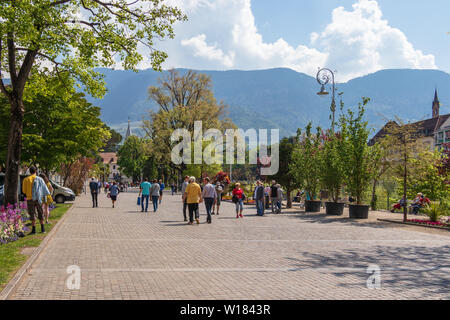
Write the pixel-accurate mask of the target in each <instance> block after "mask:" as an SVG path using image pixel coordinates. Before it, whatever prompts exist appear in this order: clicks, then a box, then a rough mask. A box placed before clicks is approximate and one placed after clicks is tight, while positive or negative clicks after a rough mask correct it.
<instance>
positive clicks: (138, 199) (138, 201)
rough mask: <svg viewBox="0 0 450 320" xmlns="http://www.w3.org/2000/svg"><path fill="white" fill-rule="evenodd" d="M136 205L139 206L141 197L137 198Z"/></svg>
mask: <svg viewBox="0 0 450 320" xmlns="http://www.w3.org/2000/svg"><path fill="white" fill-rule="evenodd" d="M137 205H138V206H140V205H141V197H138V198H137Z"/></svg>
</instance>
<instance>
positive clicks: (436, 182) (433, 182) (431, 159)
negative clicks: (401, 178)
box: [407, 151, 449, 201]
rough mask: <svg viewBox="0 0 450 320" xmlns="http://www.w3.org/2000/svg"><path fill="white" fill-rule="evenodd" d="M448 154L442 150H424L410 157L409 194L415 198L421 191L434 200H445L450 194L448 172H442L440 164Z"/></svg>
mask: <svg viewBox="0 0 450 320" xmlns="http://www.w3.org/2000/svg"><path fill="white" fill-rule="evenodd" d="M445 157H446V155H444V154H443V153H441V152H440V151H434V152H431V151H423V152H420V153H419V154H417V156H415V157H413V158H411V159H410V161H411V168H412V169H413V170H411V173H410V174H409V175H408V179H407V185H408V195H409V196H410V197H411V198H413V197H414V196H415V195H416V194H417V193H419V192H421V193H423V194H424V195H426V196H427V197H428V198H430V199H431V200H434V201H443V200H445V199H446V198H447V197H448V195H449V187H448V184H447V183H446V181H447V180H448V179H449V175H448V173H446V174H441V173H440V172H439V166H440V165H441V164H442V159H443V158H445Z"/></svg>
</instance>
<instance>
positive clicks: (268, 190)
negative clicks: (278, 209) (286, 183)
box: [264, 185, 270, 209]
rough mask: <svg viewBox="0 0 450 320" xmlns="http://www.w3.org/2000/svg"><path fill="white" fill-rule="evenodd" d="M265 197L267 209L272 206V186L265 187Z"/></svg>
mask: <svg viewBox="0 0 450 320" xmlns="http://www.w3.org/2000/svg"><path fill="white" fill-rule="evenodd" d="M264 198H265V201H264V207H265V208H266V209H269V208H270V187H269V185H267V186H266V187H265V188H264Z"/></svg>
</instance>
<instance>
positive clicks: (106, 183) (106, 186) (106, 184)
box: [105, 181, 109, 193]
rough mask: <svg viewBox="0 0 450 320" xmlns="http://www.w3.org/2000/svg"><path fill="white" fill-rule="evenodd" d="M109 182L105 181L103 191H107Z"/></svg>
mask: <svg viewBox="0 0 450 320" xmlns="http://www.w3.org/2000/svg"><path fill="white" fill-rule="evenodd" d="M108 188H109V184H108V182H106V181H105V193H108Z"/></svg>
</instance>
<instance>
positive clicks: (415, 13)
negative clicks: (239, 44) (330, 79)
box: [251, 0, 450, 72]
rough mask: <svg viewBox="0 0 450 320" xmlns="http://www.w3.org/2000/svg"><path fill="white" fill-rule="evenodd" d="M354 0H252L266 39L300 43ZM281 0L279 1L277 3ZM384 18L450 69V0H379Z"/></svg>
mask: <svg viewBox="0 0 450 320" xmlns="http://www.w3.org/2000/svg"><path fill="white" fill-rule="evenodd" d="M354 2H355V1H354V0H282V1H273V0H252V1H251V4H252V11H253V15H254V16H255V21H256V25H257V27H258V30H259V31H260V32H261V34H262V35H263V37H264V39H265V40H266V41H269V42H272V41H276V40H277V39H278V38H280V37H281V38H284V39H285V40H286V41H287V42H289V43H291V44H293V45H298V44H302V43H307V42H308V41H309V34H310V33H311V32H314V31H316V30H321V29H323V28H324V27H325V26H326V25H327V24H328V23H329V22H330V17H331V12H332V10H333V9H334V8H336V7H338V6H343V7H344V8H346V9H347V10H350V9H351V6H352V4H353V3H354ZM277 3H279V4H277ZM378 4H379V6H380V8H381V10H382V12H383V16H384V18H385V19H386V20H387V21H389V24H390V25H391V26H393V27H395V28H399V29H400V30H402V31H403V32H404V33H405V35H406V36H407V38H408V39H409V40H410V42H411V43H412V44H413V45H414V47H415V48H416V49H419V50H422V51H423V52H425V53H431V54H433V55H435V57H436V65H437V67H438V68H439V69H441V70H444V71H446V72H450V59H449V57H450V35H449V34H447V32H449V31H450V23H449V13H450V1H449V0H427V1H424V0H378Z"/></svg>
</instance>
